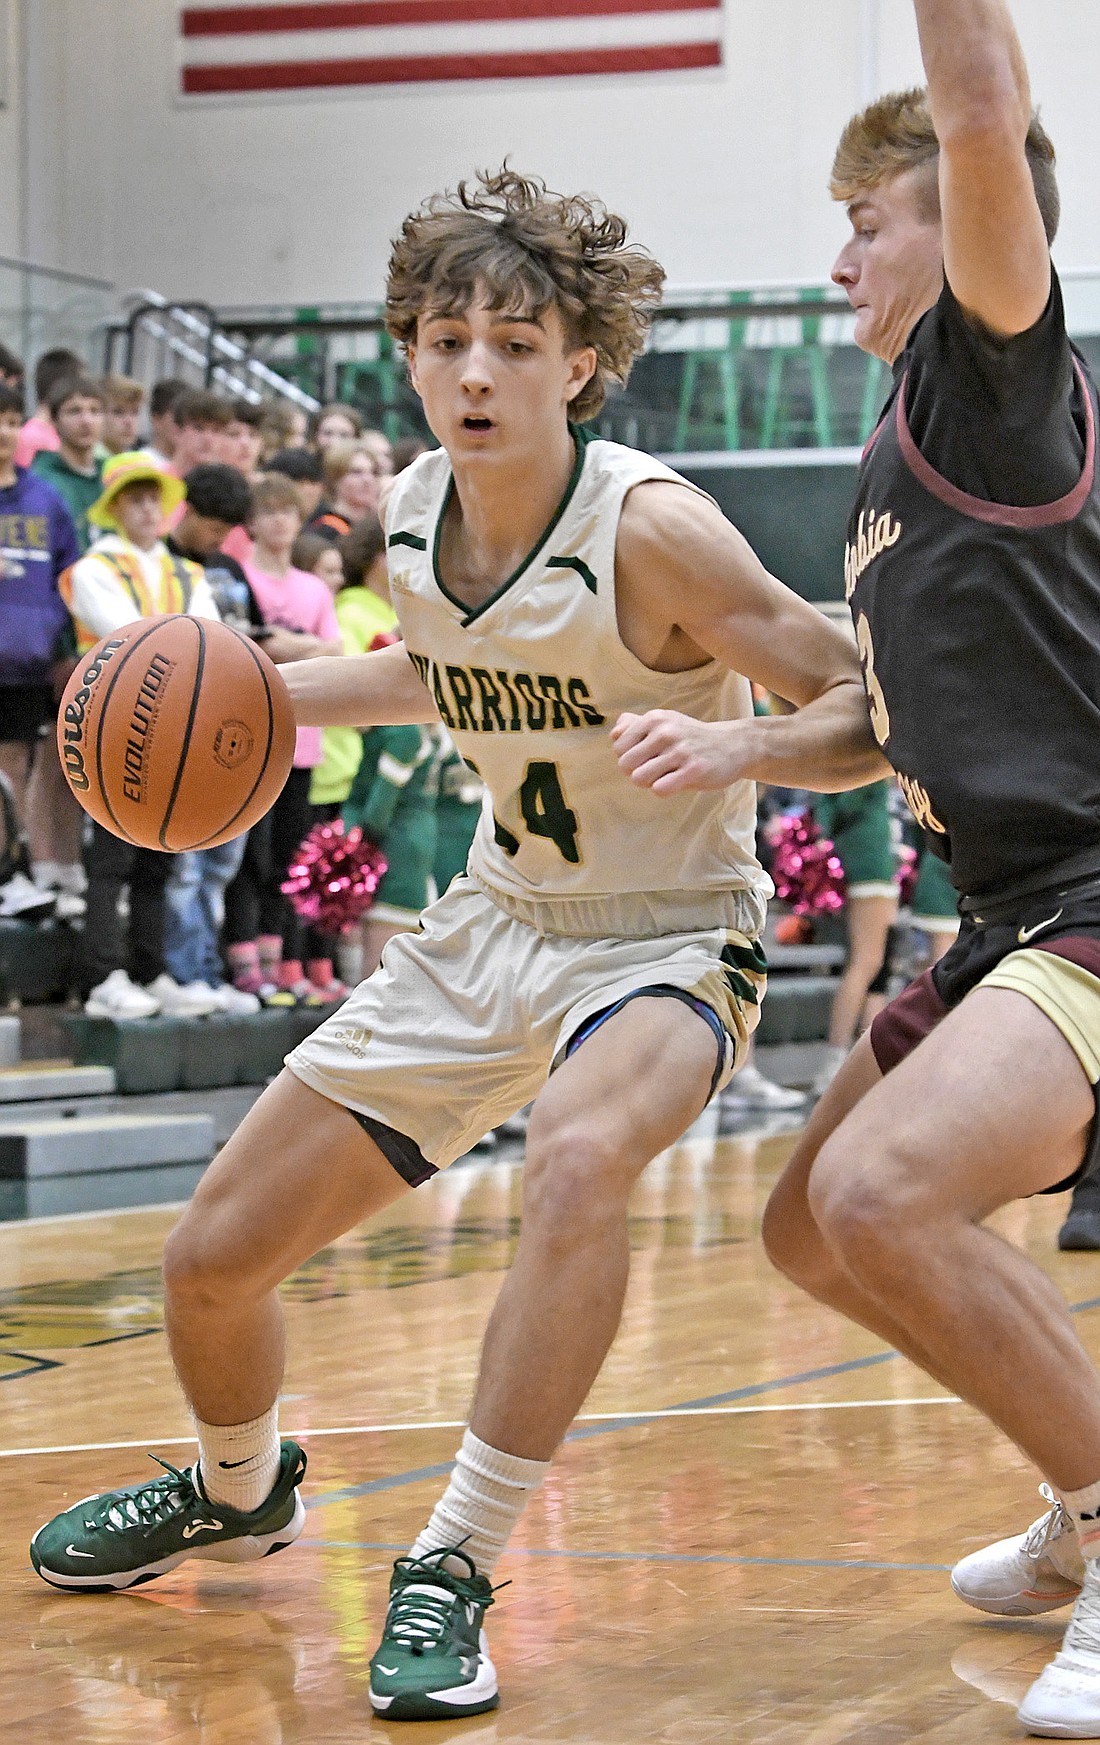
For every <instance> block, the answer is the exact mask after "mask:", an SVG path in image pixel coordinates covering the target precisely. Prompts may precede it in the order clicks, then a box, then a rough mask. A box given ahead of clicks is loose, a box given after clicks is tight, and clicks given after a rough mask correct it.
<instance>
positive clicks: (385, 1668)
mask: <svg viewBox="0 0 1100 1745" xmlns="http://www.w3.org/2000/svg"><path fill="white" fill-rule="evenodd" d="M378 1670H379V1672H388V1673H389V1675H390V1677H391V1678H392V1677H393V1675H394V1673H395V1672H396V1671H397V1670H398V1668H397V1667H396V1666H382V1665H379V1668H378Z"/></svg>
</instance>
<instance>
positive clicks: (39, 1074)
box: [0, 1060, 115, 1103]
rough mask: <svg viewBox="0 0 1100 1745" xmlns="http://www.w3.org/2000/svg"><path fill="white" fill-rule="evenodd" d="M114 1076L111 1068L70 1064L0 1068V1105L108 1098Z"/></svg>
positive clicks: (49, 1062)
mask: <svg viewBox="0 0 1100 1745" xmlns="http://www.w3.org/2000/svg"><path fill="white" fill-rule="evenodd" d="M114 1088H115V1075H114V1073H113V1072H112V1071H111V1069H110V1067H109V1066H73V1064H72V1062H71V1061H60V1060H34V1061H24V1062H23V1064H22V1065H20V1066H5V1067H0V1103H32V1102H41V1101H44V1100H46V1099H50V1100H53V1099H55V1098H64V1097H109V1096H110V1095H111V1093H112V1092H113V1090H114Z"/></svg>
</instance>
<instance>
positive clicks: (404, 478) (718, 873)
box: [386, 440, 770, 931]
mask: <svg viewBox="0 0 1100 1745" xmlns="http://www.w3.org/2000/svg"><path fill="white" fill-rule="evenodd" d="M648 479H663V480H670V481H672V482H674V483H677V484H680V485H682V486H683V487H684V488H685V489H687V490H694V489H695V487H694V486H692V485H688V484H687V483H686V481H684V480H683V479H680V478H679V476H678V475H677V474H676V473H674V472H672V471H671V470H670V469H669V468H668V467H665V466H662V465H661V464H660V462H658V461H655V460H651V459H650V458H649V457H648V456H647V455H644V454H639V453H638V452H637V451H635V450H634V449H630V448H624V447H622V446H621V445H620V444H618V443H614V442H604V441H602V440H590V441H583V440H582V441H580V442H578V448H577V463H576V466H575V468H574V471H573V476H572V478H571V479H570V481H569V485H568V487H567V489H566V492H565V495H564V497H563V498H562V501H561V503H560V504H559V506H558V509H557V512H556V513H555V515H554V517H553V519H552V520H551V522H550V524H549V526H548V527H547V528H546V531H545V532H544V533H543V535H542V536H541V538H540V539H539V542H538V544H537V545H536V547H535V549H534V550H533V551H532V552H531V554H530V556H529V557H528V558H527V559H526V560H525V562H524V563H522V564H521V565H520V567H519V568H518V569H517V570H516V571H515V573H514V574H513V575H511V576H510V577H509V578H508V580H507V581H506V582H505V583H503V585H502V586H501V587H499V588H498V589H497V591H496V592H495V594H493V595H492V596H491V597H490V598H489V599H488V600H486V601H485V602H484V603H483V604H482V605H480V606H477V607H474V608H472V609H471V608H469V607H467V606H465V605H463V604H462V603H461V602H460V601H459V600H457V599H455V598H453V597H452V596H450V595H449V594H448V593H447V590H446V587H445V584H444V581H443V580H442V579H441V577H440V574H439V568H438V548H439V534H440V527H441V524H442V519H443V513H444V510H445V509H446V507H447V504H448V501H449V499H450V495H451V492H452V490H453V488H454V487H453V480H452V474H451V467H450V463H449V461H448V458H447V455H446V453H445V452H444V451H443V450H442V449H437V450H435V451H434V452H432V453H430V454H426V455H423V456H421V458H420V459H419V460H417V461H415V462H414V463H413V465H412V466H411V467H409V468H408V469H407V470H406V471H405V472H402V473H401V474H400V475H399V476H398V479H397V482H396V484H395V486H394V489H393V493H392V495H391V497H390V502H389V506H388V509H387V514H386V531H387V546H388V556H389V571H390V585H391V588H392V591H393V605H394V610H395V611H396V613H397V616H398V619H399V620H400V625H401V632H402V635H403V636H404V639H405V643H406V646H407V648H408V651H409V654H410V656H411V657H412V660H413V662H414V664H415V666H416V668H417V671H418V672H419V673H420V675H421V677H422V678H423V680H424V682H425V684H426V685H427V686H428V689H429V690H430V691H431V692H432V694H433V696H434V698H435V700H436V704H437V706H438V709H439V713H440V715H441V716H442V719H443V722H444V724H445V725H446V727H447V729H448V731H449V732H450V734H451V736H452V738H453V739H454V742H455V744H456V746H457V747H458V750H459V752H460V753H461V755H462V757H463V758H464V759H465V760H466V762H467V763H468V764H470V765H471V767H472V768H474V769H476V771H477V773H478V774H479V775H480V776H481V777H482V779H483V780H484V782H485V784H486V788H487V790H488V791H487V794H486V798H485V803H484V810H483V812H482V815H481V819H480V821H479V824H478V828H477V833H476V835H475V838H474V843H473V847H472V849H471V853H470V868H469V870H470V873H471V876H472V877H474V878H475V879H476V880H477V881H478V883H479V884H481V885H482V886H483V887H484V889H485V890H487V891H488V893H489V894H490V895H491V896H494V897H497V898H498V899H499V900H501V901H502V902H503V903H504V905H505V906H506V907H509V908H511V909H513V911H514V912H515V910H516V907H517V905H522V906H523V908H526V907H527V905H529V904H545V903H548V902H549V903H554V902H557V903H558V904H559V905H560V904H561V903H562V900H563V899H565V900H568V899H592V898H597V899H598V898H616V897H624V896H626V895H628V894H637V895H639V896H646V897H651V898H653V899H654V900H655V902H654V904H651V905H650V907H651V909H652V908H654V907H655V908H656V910H657V912H660V909H661V906H662V905H661V899H665V898H668V897H670V896H673V894H678V896H679V899H680V900H679V901H678V902H676V903H673V904H672V905H671V907H672V908H673V909H675V910H678V911H680V912H683V911H684V910H685V904H684V902H683V897H684V896H685V895H686V894H688V893H692V894H694V897H695V898H696V899H697V900H698V901H697V903H696V907H697V908H698V909H699V911H700V915H701V919H700V922H699V924H700V925H703V924H705V920H704V919H703V917H707V916H716V915H718V914H720V913H723V912H726V913H728V903H727V906H726V910H725V911H723V909H722V904H721V903H720V902H719V903H716V902H714V901H713V900H708V896H709V897H710V898H719V897H722V898H726V899H728V897H729V895H730V893H733V892H740V893H751V894H752V895H753V896H754V897H755V899H756V902H755V904H753V905H752V907H753V908H754V909H756V910H758V909H759V904H760V899H761V898H766V896H767V895H768V894H769V892H770V884H769V881H768V879H767V877H766V875H765V874H764V873H763V872H762V871H761V868H760V866H759V864H758V862H757V859H756V855H755V821H756V792H755V784H754V783H752V782H748V781H743V782H737V783H734V784H733V786H732V787H729V788H726V789H723V790H719V791H717V792H706V793H686V794H675V795H668V796H660V795H657V794H654V793H652V792H651V791H650V790H649V789H645V788H639V787H636V786H635V785H634V784H633V783H632V782H631V781H630V779H629V778H628V777H627V776H626V775H625V774H624V773H623V771H622V770H621V769H620V767H619V764H618V761H617V759H616V756H615V751H614V747H613V745H612V742H611V737H610V734H611V728H612V727H613V726H614V724H615V721H616V720H617V719H618V717H619V715H621V714H622V713H623V712H624V711H630V712H632V713H634V714H642V713H644V712H645V711H646V710H647V709H676V710H679V711H680V712H681V713H682V714H685V715H692V716H695V717H696V718H697V719H699V720H703V721H732V720H740V719H747V718H749V717H751V715H752V693H751V689H750V686H749V682H748V680H747V679H745V678H743V677H741V676H740V675H739V674H737V673H732V672H730V671H729V670H728V668H726V667H723V666H722V665H720V664H719V663H718V662H717V661H708V662H707V663H706V664H705V665H704V666H701V667H697V668H696V669H694V670H693V671H691V672H683V673H660V672H653V671H651V670H650V669H649V668H648V667H646V666H644V665H643V664H642V662H641V661H640V660H638V659H637V658H636V657H635V656H634V655H633V654H631V653H630V651H629V649H627V648H626V647H625V646H624V644H623V641H622V639H621V637H620V635H619V629H618V623H617V621H616V614H615V542H616V536H617V533H618V526H619V516H620V514H621V512H622V505H623V500H624V498H625V497H626V494H627V492H628V491H629V490H631V489H632V487H633V486H635V485H638V484H641V483H642V482H643V481H645V480H648ZM566 906H568V904H566ZM664 906H665V908H668V907H669V905H668V904H667V903H666V904H665V905H664ZM627 907H629V905H627ZM622 908H623V905H622V904H621V903H620V904H618V905H615V904H612V905H611V910H612V912H613V913H618V912H619V911H620V910H622ZM520 912H522V909H521V910H520ZM742 912H743V909H742ZM627 925H628V927H629V930H630V931H634V930H635V928H634V925H633V923H627ZM741 925H744V923H743V922H742V923H741ZM552 930H556V929H552ZM562 930H564V931H573V930H574V929H573V928H572V927H568V928H565V929H562ZM579 930H587V929H579Z"/></svg>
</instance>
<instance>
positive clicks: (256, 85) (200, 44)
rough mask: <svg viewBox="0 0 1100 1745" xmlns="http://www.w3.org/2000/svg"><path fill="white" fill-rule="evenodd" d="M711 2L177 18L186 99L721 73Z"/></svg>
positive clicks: (521, 1)
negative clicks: (710, 70)
mask: <svg viewBox="0 0 1100 1745" xmlns="http://www.w3.org/2000/svg"><path fill="white" fill-rule="evenodd" d="M722 5H723V0H320V3H317V4H312V5H304V4H300V3H298V0H273V3H270V0H269V3H267V4H263V5H261V4H258V3H251V4H245V5H241V6H224V5H221V4H217V3H216V0H199V4H197V5H192V6H185V7H183V8H181V11H180V32H181V38H182V48H183V55H182V67H181V72H180V89H181V91H182V92H183V94H184V96H186V97H202V96H212V95H215V96H225V95H230V96H232V95H239V94H245V93H252V92H278V91H310V90H321V89H329V90H331V89H339V88H345V89H346V88H349V87H354V86H364V85H405V84H419V83H436V82H440V81H448V82H449V81H454V80H459V79H550V78H575V77H580V76H583V75H585V74H591V73H605V74H606V73H655V72H675V71H684V70H690V69H693V68H699V67H718V66H721V64H722Z"/></svg>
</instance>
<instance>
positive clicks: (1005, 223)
mask: <svg viewBox="0 0 1100 1745" xmlns="http://www.w3.org/2000/svg"><path fill="white" fill-rule="evenodd" d="M914 5H915V8H916V14H917V28H918V30H919V32H920V45H921V54H922V55H923V58H924V70H925V74H926V76H927V79H928V102H929V107H930V109H931V112H932V120H933V122H934V123H935V128H936V137H937V138H938V140H939V142H940V205H941V207H942V211H943V256H944V270H945V272H946V274H947V280H948V283H949V284H950V286H951V289H952V291H953V292H954V294H955V296H956V298H957V299H958V301H959V303H960V304H961V305H962V307H963V308H964V309H965V310H966V311H967V313H968V314H969V315H972V316H974V317H975V318H976V319H977V320H978V321H980V322H981V323H982V325H983V326H985V327H988V328H989V329H990V330H991V332H993V333H997V334H1001V335H1004V336H1006V337H1007V336H1008V335H1011V334H1016V333H1024V332H1026V331H1027V329H1028V328H1029V327H1033V326H1034V324H1035V322H1036V321H1038V319H1039V317H1040V316H1041V315H1042V313H1043V310H1044V309H1045V308H1046V305H1047V300H1048V298H1049V296H1050V250H1049V247H1048V245H1047V239H1046V232H1045V230H1044V228H1043V220H1042V216H1041V214H1040V211H1039V206H1038V202H1037V201H1036V198H1035V188H1034V185H1033V183H1032V179H1031V171H1030V168H1029V167H1028V161H1027V155H1026V152H1025V149H1024V147H1025V142H1026V140H1027V132H1028V127H1029V125H1030V122H1031V90H1030V86H1029V84H1028V76H1027V67H1026V65H1025V64H1024V57H1023V51H1022V49H1021V47H1020V41H1019V38H1018V37H1017V35H1016V30H1015V26H1014V25H1013V22H1012V18H1011V15H1010V13H1009V10H1008V6H1007V5H1006V4H1005V0H914Z"/></svg>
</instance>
